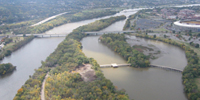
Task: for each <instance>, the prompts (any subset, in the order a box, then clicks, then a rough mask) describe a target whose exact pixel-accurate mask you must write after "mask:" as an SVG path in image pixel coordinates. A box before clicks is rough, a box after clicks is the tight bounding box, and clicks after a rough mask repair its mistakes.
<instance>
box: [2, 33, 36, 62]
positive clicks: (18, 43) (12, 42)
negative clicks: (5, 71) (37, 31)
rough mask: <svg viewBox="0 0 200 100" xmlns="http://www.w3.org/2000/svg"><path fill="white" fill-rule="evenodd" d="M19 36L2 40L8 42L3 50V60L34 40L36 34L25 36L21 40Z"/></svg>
mask: <svg viewBox="0 0 200 100" xmlns="http://www.w3.org/2000/svg"><path fill="white" fill-rule="evenodd" d="M19 38H20V37H14V38H5V41H2V42H5V43H6V44H5V46H4V47H3V48H2V50H1V54H0V60H2V59H3V58H4V57H6V56H9V55H11V53H12V52H14V51H16V50H18V49H19V48H21V47H22V46H24V45H26V44H27V43H29V42H30V41H32V40H33V39H34V36H30V37H23V40H20V39H19ZM6 41H8V42H6Z"/></svg>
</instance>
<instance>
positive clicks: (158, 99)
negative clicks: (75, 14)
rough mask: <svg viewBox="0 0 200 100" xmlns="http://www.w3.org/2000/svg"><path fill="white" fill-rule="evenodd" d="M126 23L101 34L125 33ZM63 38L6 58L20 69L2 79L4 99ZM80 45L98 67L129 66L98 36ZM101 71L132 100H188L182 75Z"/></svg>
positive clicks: (65, 28) (63, 30)
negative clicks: (108, 65) (184, 92)
mask: <svg viewBox="0 0 200 100" xmlns="http://www.w3.org/2000/svg"><path fill="white" fill-rule="evenodd" d="M138 10H139V9H134V10H128V12H127V11H122V12H120V13H117V14H115V15H112V16H118V15H126V16H129V15H131V14H134V13H136V12H137V11H138ZM112 16H107V17H102V18H108V17H112ZM102 18H96V19H91V20H85V21H80V22H75V23H68V24H65V25H62V26H59V27H56V28H54V29H52V30H50V31H47V32H46V34H68V33H70V32H72V31H73V29H75V28H77V27H79V26H81V25H85V24H88V23H91V22H94V21H95V20H99V19H102ZM124 23H125V20H123V21H119V22H116V23H114V24H112V25H111V26H109V27H107V28H105V29H104V30H102V31H118V30H119V31H120V30H122V28H123V25H124ZM63 39H64V38H36V39H34V40H33V41H31V42H30V43H28V44H27V45H25V46H24V47H22V48H20V49H19V50H17V51H16V52H14V53H12V55H11V56H9V57H5V59H4V60H2V62H1V63H7V62H10V63H12V64H13V65H14V66H17V70H16V71H15V72H13V73H12V74H10V75H7V76H4V77H0V98H1V99H2V100H11V99H13V97H14V96H15V94H16V93H17V90H18V89H19V88H20V87H21V86H22V85H23V84H24V83H25V81H26V80H27V79H28V78H29V75H33V73H34V69H37V68H38V67H40V66H41V60H45V59H46V57H48V56H49V54H50V53H52V52H53V51H54V49H55V48H56V47H57V45H58V44H59V43H60V42H61V41H63ZM81 42H82V44H83V52H84V53H85V54H86V56H88V57H93V58H95V59H96V60H97V61H98V63H99V64H110V63H113V62H115V63H126V61H124V59H123V58H121V57H120V56H119V55H118V54H116V53H114V52H113V51H111V50H110V49H109V48H108V47H106V46H104V45H103V44H101V43H100V42H99V41H98V36H89V37H86V38H84V39H83V40H82V41H81ZM161 44H162V43H161ZM162 45H163V47H166V48H168V47H169V48H174V49H175V50H177V48H175V47H170V46H168V45H166V44H162ZM182 55H184V53H182ZM173 56H176V55H173ZM173 56H172V57H173ZM179 59H185V58H179ZM167 60H168V59H164V61H167ZM164 61H163V62H164ZM155 62H156V61H155ZM158 62H159V61H158ZM152 63H153V62H152ZM171 63H174V62H171ZM178 65H179V64H178ZM184 67H185V66H182V65H181V68H184ZM102 71H103V73H104V75H105V77H106V78H108V79H110V80H111V81H112V82H113V83H114V85H116V86H117V87H118V88H119V89H122V88H123V89H125V90H126V91H127V93H128V94H129V97H130V98H131V99H135V100H146V99H148V100H186V98H185V96H184V94H183V85H182V83H181V73H177V72H173V71H166V70H163V69H157V68H148V69H136V68H131V67H123V68H117V69H112V68H104V69H102Z"/></svg>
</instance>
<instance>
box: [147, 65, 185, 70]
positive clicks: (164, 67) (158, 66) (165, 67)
mask: <svg viewBox="0 0 200 100" xmlns="http://www.w3.org/2000/svg"><path fill="white" fill-rule="evenodd" d="M150 66H151V67H157V68H163V69H168V70H173V71H178V72H183V70H181V69H177V68H172V67H168V66H162V65H153V64H150Z"/></svg>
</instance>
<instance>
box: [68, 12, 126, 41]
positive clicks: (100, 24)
mask: <svg viewBox="0 0 200 100" xmlns="http://www.w3.org/2000/svg"><path fill="white" fill-rule="evenodd" d="M123 19H126V16H124V15H122V16H116V17H110V18H107V19H101V20H98V21H95V22H93V23H90V24H88V25H84V26H81V27H78V28H77V29H75V30H73V32H72V34H69V36H68V37H67V38H69V39H70V38H74V39H76V40H81V39H82V38H83V37H84V36H85V35H86V34H83V32H91V31H100V30H102V29H104V28H106V27H108V26H109V25H111V24H112V23H114V22H117V21H119V20H123Z"/></svg>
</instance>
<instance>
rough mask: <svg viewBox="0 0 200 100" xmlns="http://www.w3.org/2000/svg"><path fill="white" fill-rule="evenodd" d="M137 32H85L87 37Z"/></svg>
mask: <svg viewBox="0 0 200 100" xmlns="http://www.w3.org/2000/svg"><path fill="white" fill-rule="evenodd" d="M134 32H135V31H133V30H131V31H102V32H100V31H97V32H83V33H84V34H86V35H102V34H109V33H115V34H117V33H118V34H122V33H134Z"/></svg>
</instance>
